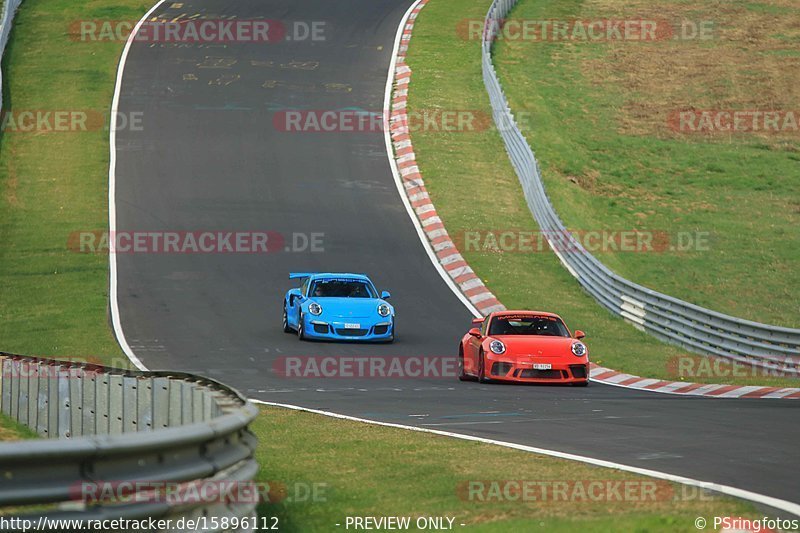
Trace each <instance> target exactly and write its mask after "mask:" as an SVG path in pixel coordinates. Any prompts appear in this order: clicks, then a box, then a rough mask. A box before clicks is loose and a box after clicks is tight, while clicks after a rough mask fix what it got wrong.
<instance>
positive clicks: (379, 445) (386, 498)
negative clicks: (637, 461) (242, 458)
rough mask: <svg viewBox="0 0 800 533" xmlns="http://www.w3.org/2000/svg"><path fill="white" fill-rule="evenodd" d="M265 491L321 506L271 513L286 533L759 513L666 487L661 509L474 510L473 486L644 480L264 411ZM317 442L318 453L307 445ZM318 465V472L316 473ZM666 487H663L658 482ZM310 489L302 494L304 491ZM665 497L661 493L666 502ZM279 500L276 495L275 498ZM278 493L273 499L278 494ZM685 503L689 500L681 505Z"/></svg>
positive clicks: (284, 505)
mask: <svg viewBox="0 0 800 533" xmlns="http://www.w3.org/2000/svg"><path fill="white" fill-rule="evenodd" d="M252 429H253V430H254V432H255V433H256V435H257V436H259V437H260V438H261V442H262V443H263V444H262V446H261V447H260V448H259V462H260V464H261V465H262V468H261V472H260V473H259V477H258V479H259V481H262V482H270V486H273V485H277V486H283V487H286V489H287V491H288V493H289V494H293V493H300V494H303V493H304V489H305V488H306V487H312V486H314V484H317V487H319V489H318V491H317V494H318V496H319V497H318V498H317V501H303V502H296V501H291V500H283V501H280V502H278V503H270V504H263V505H261V506H260V508H259V514H261V515H262V516H267V517H270V516H276V517H278V519H279V521H280V528H281V530H282V531H331V530H335V529H337V528H336V526H335V524H337V523H340V524H343V525H344V520H345V518H346V517H347V516H412V517H419V516H448V517H451V518H455V524H457V525H456V528H455V529H461V528H460V527H459V526H458V524H461V523H464V524H466V525H467V526H466V527H468V528H469V531H473V530H475V531H531V530H532V529H533V530H540V531H598V532H600V531H670V532H673V531H674V532H677V531H686V532H690V531H696V529H695V528H694V519H695V518H696V517H697V516H705V517H710V516H747V515H749V514H752V513H753V512H754V510H753V508H752V507H750V506H749V505H746V504H743V503H741V502H735V501H732V500H729V499H724V498H720V497H718V496H715V497H713V498H708V495H706V501H701V500H700V499H699V498H695V497H694V496H695V495H694V494H693V493H692V492H691V491H689V492H682V490H681V488H680V487H678V486H675V485H672V484H668V483H664V484H662V485H659V487H664V489H662V488H659V489H658V490H657V491H656V494H659V495H664V496H658V497H657V498H655V500H657V501H649V502H646V503H645V502H642V501H627V502H608V501H602V502H588V503H580V504H575V503H567V504H564V503H555V502H553V501H552V500H551V501H549V502H541V501H540V502H535V501H526V502H520V501H500V502H498V501H496V500H495V501H491V502H479V501H475V500H470V499H469V497H468V496H467V493H465V492H464V491H463V490H460V487H463V486H464V484H465V483H467V482H469V481H481V480H482V481H484V482H488V481H492V480H494V481H498V480H529V481H533V480H536V481H548V482H549V481H581V482H583V481H586V480H603V481H623V480H625V481H632V480H643V479H646V478H642V477H639V476H634V475H632V474H629V473H626V472H622V471H618V470H613V469H603V468H597V467H592V466H588V465H584V464H581V463H576V462H574V461H566V460H560V459H554V458H550V457H546V456H542V455H536V454H529V453H525V452H521V451H518V450H512V449H508V448H499V447H496V446H492V445H487V444H482V443H475V442H466V441H461V440H455V439H451V438H448V437H440V436H437V435H430V434H422V433H415V432H408V431H405V430H400V429H394V428H387V427H380V426H374V425H368V424H363V423H357V422H356V423H354V422H350V421H343V420H337V419H333V418H329V417H324V416H321V415H316V414H309V413H298V412H296V411H289V410H284V409H273V408H269V409H264V410H263V416H261V417H259V419H258V421H257V422H256V423H255V424H254V425H253V427H252ZM312 442H313V446H309V443H312ZM309 465H313V468H309ZM659 483H660V482H659ZM301 488H302V489H301ZM662 490H663V492H662ZM276 492H278V491H276ZM271 493H272V492H271ZM678 494H686V495H687V496H689V497H688V498H683V497H681V496H678V497H676V498H673V497H672V496H673V495H678Z"/></svg>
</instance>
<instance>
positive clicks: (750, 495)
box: [108, 0, 800, 516]
mask: <svg viewBox="0 0 800 533" xmlns="http://www.w3.org/2000/svg"><path fill="white" fill-rule="evenodd" d="M165 1H166V0H160V1H159V2H158V3H157V4H156V5H155V6H153V7H152V8H151V9H150V11H148V12H147V13H146V14H145V15H144V16H143V17H142V18H141V20H139V22H138V23H137V24H136V26H135V27H134V28H133V31H132V32H131V34H130V36H129V37H128V41H127V42H126V43H125V48H124V50H123V51H122V56H121V58H120V61H119V67H118V69H117V81H116V87H115V89H114V100H113V102H112V105H111V115H112V116H114V114H115V113H116V112H117V109H118V107H119V95H120V90H121V88H122V76H123V73H124V70H125V62H126V60H127V58H128V51H129V50H130V47H131V44H132V43H133V39H134V37H135V36H136V33H137V32H138V31H139V28H140V27H141V25H142V24H143V23H144V21H145V20H146V19H147V18H148V17H149V16H150V15H152V14H153V12H154V11H155V10H156V9H158V8H159V7H160V6H161V4H163V3H164V2H165ZM419 3H420V0H417V1H416V2H414V3H413V4H412V5H411V7H409V8H408V11H406V13H405V15H403V19H402V21H401V22H400V26H399V27H398V29H397V35H396V37H395V42H394V49H393V50H392V58H391V62H390V65H389V76H388V79H387V82H386V94H385V99H384V106H383V111H384V132H385V140H386V153H387V155H388V157H389V165H390V166H391V168H392V174H393V175H394V178H395V183H396V185H397V189H398V193H400V198H401V199H402V201H403V205H405V207H406V211H407V212H408V215H409V217H410V218H411V220H412V222H413V223H414V227H415V228H416V229H417V236H418V237H419V239H420V242H422V245H423V247H424V248H425V251H426V252H427V253H428V257H429V258H430V260H431V262H432V263H433V264H434V266H435V267H436V270H437V271H438V272H439V275H440V276H441V277H442V279H443V280H444V281H445V283H446V284H447V286H448V287H450V290H452V291H453V293H454V294H455V295H456V296H457V297H458V299H459V300H461V302H462V303H463V304H464V305H465V306H466V307H467V309H469V310H470V312H472V313H473V314H474V315H475V316H476V317H479V316H481V314H480V313H479V312H478V310H477V309H476V308H475V306H474V305H472V303H471V302H470V301H469V300H467V299H466V297H465V296H464V295H463V294H462V293H461V291H459V290H458V288H457V287H456V286H455V284H454V282H453V281H452V280H451V279H450V276H449V275H448V274H447V272H445V270H444V268H443V267H442V266H441V264H439V261H438V259H437V258H436V256H435V255H434V253H433V250H432V249H431V247H430V243H428V241H427V239H426V238H425V234H424V232H423V231H422V227H421V226H420V223H419V220H418V219H417V217H416V216H415V215H414V212H413V210H412V209H411V204H410V203H409V202H408V198H406V195H405V192H404V191H403V188H402V187H403V185H402V181H401V180H400V173H399V172H398V170H397V164H396V163H395V161H394V157H393V154H394V152H393V151H392V144H391V136H390V131H389V128H388V120H389V113H388V110H389V107H390V106H391V95H392V83H393V80H394V68H395V64H396V62H397V59H396V58H397V51H398V49H399V47H400V38H401V37H402V34H403V28H404V27H405V25H406V21H407V20H408V16H409V15H410V14H411V11H413V9H414V8H415V7H416V6H417V5H418V4H419ZM110 130H111V132H110V137H109V139H110V150H111V154H110V155H111V158H110V164H109V169H108V223H109V230H110V232H111V235H114V231H116V227H117V220H116V197H115V190H116V164H117V150H116V139H117V136H116V131H115V126H114V124H113V121H112V124H111V128H110ZM108 256H109V265H110V278H111V279H110V284H111V288H110V293H111V294H110V299H111V319H112V323H113V325H114V333H115V334H116V336H117V341H118V342H119V344H120V346H121V347H122V350H123V351H124V352H125V355H126V356H127V357H128V359H130V360H131V362H132V363H133V364H134V365H136V367H137V368H138V369H139V370H147V367H146V366H145V364H144V363H143V362H142V361H141V360H140V359H139V358H138V357H137V356H136V354H135V353H134V352H133V350H132V349H131V347H130V345H128V342H127V341H126V340H125V333H124V332H123V331H122V324H121V321H120V316H119V304H118V302H117V258H116V255H115V254H113V253H110V252H109V254H108ZM250 401H252V402H253V403H257V404H261V405H270V406H273V407H282V408H285V409H292V410H295V411H305V412H309V413H315V414H319V415H323V416H329V417H333V418H339V419H342V420H351V421H354V422H363V423H365V424H373V425H378V426H386V427H393V428H398V429H405V430H408V431H417V432H420V433H431V434H434V435H441V436H444V437H451V438H456V439H462V440H468V441H473V442H482V443H485V444H494V445H496V446H503V447H505V448H513V449H515V450H521V451H525V452H530V453H538V454H541V455H548V456H551V457H558V458H560V459H568V460H571V461H578V462H582V463H587V464H591V465H594V466H600V467H604V468H616V469H618V470H623V471H626V472H631V473H634V474H640V475H643V476H650V477H654V478H657V479H664V480H667V481H674V482H676V483H683V484H685V485H692V486H695V487H701V488H704V489H707V490H713V491H716V492H720V493H722V494H727V495H729V496H734V497H736V498H741V499H744V500H748V501H752V502H755V503H759V504H762V505H767V506H769V507H773V508H775V509H780V510H782V511H786V512H789V513H792V514H795V515H798V516H800V505H798V504H795V503H792V502H788V501H785V500H780V499H778V498H773V497H771V496H764V495H761V494H757V493H755V492H750V491H747V490H743V489H737V488H736V487H729V486H727V485H718V484H716V483H709V482H705V481H698V480H696V479H690V478H685V477H682V476H675V475H672V474H668V473H666V472H659V471H656V470H648V469H645V468H638V467H635V466H627V465H623V464H619V463H614V462H611V461H604V460H601V459H594V458H592V457H585V456H582V455H575V454H570V453H564V452H559V451H555V450H547V449H544V448H536V447H533V446H526V445H523V444H515V443H512V442H504V441H499V440H494V439H486V438H483V437H475V436H472V435H463V434H461V433H451V432H449V431H441V430H437V429H427V428H419V427H414V426H405V425H402V424H393V423H389V422H378V421H376V420H367V419H363V418H356V417H353V416H348V415H342V414H338V413H330V412H327V411H320V410H317V409H309V408H307V407H301V406H298V405H289V404H282V403H274V402H265V401H263V400H256V399H253V398H250Z"/></svg>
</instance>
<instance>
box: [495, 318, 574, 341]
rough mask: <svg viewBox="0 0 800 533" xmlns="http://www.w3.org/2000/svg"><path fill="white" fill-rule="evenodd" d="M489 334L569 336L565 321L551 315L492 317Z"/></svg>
mask: <svg viewBox="0 0 800 533" xmlns="http://www.w3.org/2000/svg"><path fill="white" fill-rule="evenodd" d="M489 335H543V336H547V337H569V330H567V326H565V325H564V323H563V322H562V321H561V320H559V319H558V318H555V317H550V316H500V317H495V318H493V319H492V322H491V324H490V325H489Z"/></svg>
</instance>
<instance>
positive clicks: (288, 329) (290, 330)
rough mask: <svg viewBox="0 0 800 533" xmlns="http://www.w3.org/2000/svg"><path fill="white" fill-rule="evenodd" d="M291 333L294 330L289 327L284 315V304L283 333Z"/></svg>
mask: <svg viewBox="0 0 800 533" xmlns="http://www.w3.org/2000/svg"><path fill="white" fill-rule="evenodd" d="M292 331H294V330H293V329H292V328H290V327H289V317H288V316H287V315H286V304H283V332H284V333H291V332H292Z"/></svg>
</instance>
